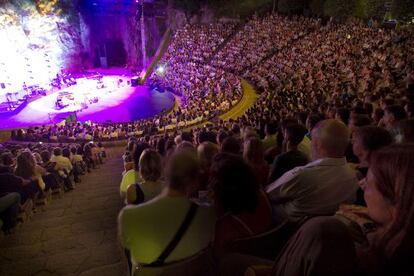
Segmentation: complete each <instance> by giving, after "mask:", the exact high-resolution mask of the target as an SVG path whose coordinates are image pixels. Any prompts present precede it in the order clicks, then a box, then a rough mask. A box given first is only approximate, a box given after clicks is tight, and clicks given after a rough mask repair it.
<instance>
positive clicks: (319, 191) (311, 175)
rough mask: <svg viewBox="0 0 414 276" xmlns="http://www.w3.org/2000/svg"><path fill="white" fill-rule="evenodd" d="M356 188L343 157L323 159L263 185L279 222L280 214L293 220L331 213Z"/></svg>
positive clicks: (351, 199) (352, 173)
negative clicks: (265, 186)
mask: <svg viewBox="0 0 414 276" xmlns="http://www.w3.org/2000/svg"><path fill="white" fill-rule="evenodd" d="M357 189H358V180H357V178H356V174H355V172H354V171H353V170H352V169H351V168H350V167H349V166H348V164H347V163H346V159H345V158H323V159H318V160H316V161H313V162H311V163H309V164H307V165H306V166H302V167H296V168H294V169H292V170H290V171H288V172H286V173H285V174H284V175H282V176H281V177H280V178H279V179H277V180H276V181H275V182H273V183H272V184H270V185H269V186H268V187H267V188H266V193H268V195H269V198H270V200H271V201H272V206H273V211H274V217H275V219H276V220H278V221H280V220H281V219H283V216H285V217H288V218H289V219H290V220H297V219H300V218H302V217H305V216H317V215H332V214H334V213H335V212H336V211H337V210H338V207H339V204H341V203H343V202H352V201H354V200H355V198H356V191H357ZM278 201H279V202H280V203H278ZM280 216H282V218H281V217H280Z"/></svg>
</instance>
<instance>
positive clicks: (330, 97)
mask: <svg viewBox="0 0 414 276" xmlns="http://www.w3.org/2000/svg"><path fill="white" fill-rule="evenodd" d="M413 34H414V32H413V28H412V27H411V28H410V27H407V26H401V27H400V28H399V29H397V30H384V29H380V28H377V27H372V26H366V25H365V24H364V23H363V22H360V21H358V20H350V21H349V22H347V23H345V24H339V23H335V22H334V21H329V22H322V21H321V20H318V19H311V18H305V17H303V16H282V15H277V14H268V15H266V16H261V17H259V16H253V17H252V18H251V19H250V20H248V21H247V22H242V23H240V24H238V25H236V24H233V23H214V24H187V25H186V26H185V27H184V28H182V29H179V30H177V31H176V33H175V34H174V38H173V40H172V42H171V44H170V46H169V47H168V49H167V52H166V54H165V55H164V56H163V58H162V59H161V61H160V64H162V65H163V66H165V68H166V70H165V72H163V73H160V72H154V73H153V74H152V76H151V77H150V84H151V85H153V86H157V87H158V88H159V89H160V90H169V91H172V92H173V93H175V94H176V96H177V97H178V98H179V107H178V108H177V109H175V110H173V111H172V112H170V113H168V114H160V115H158V116H155V117H154V118H149V119H145V120H140V121H136V122H127V123H108V124H82V123H68V124H66V125H64V126H56V125H54V126H53V125H51V126H41V127H33V128H29V129H27V130H19V131H17V132H16V133H15V134H14V136H13V138H15V139H16V140H28V141H40V140H41V141H45V142H50V141H52V142H55V143H60V142H67V141H70V142H74V141H82V142H85V141H87V143H82V144H80V145H71V146H69V147H67V146H63V145H59V146H56V145H54V146H53V147H55V148H54V149H53V155H51V147H52V146H46V147H42V146H40V145H35V146H27V147H16V146H9V147H8V148H7V149H6V150H3V149H1V152H0V154H1V155H0V161H1V164H0V183H1V185H0V196H1V198H0V205H1V206H0V218H1V219H2V221H3V229H5V230H6V231H8V229H10V228H12V227H13V226H14V225H15V224H16V221H18V220H16V208H17V207H16V206H18V209H25V208H29V209H31V208H32V205H31V204H34V205H35V204H36V200H37V199H38V196H42V194H44V193H46V192H47V191H48V190H53V189H55V188H58V187H59V183H64V184H65V187H66V189H67V190H69V189H71V188H73V186H72V182H71V181H72V178H73V179H74V180H75V182H78V181H80V175H82V174H83V173H85V172H86V171H89V170H90V169H91V168H96V167H97V166H98V165H99V164H101V163H102V162H103V160H104V159H105V156H106V151H105V148H104V147H103V145H102V144H98V145H95V144H94V143H93V142H90V141H107V140H116V139H128V146H127V148H126V150H125V153H124V155H123V161H124V169H125V171H124V172H123V176H122V182H121V184H120V194H121V198H122V200H126V202H127V203H128V204H130V205H127V206H125V207H124V209H123V210H122V211H121V213H120V214H119V221H118V224H119V237H120V240H121V243H122V245H123V247H124V248H125V249H126V253H127V256H128V260H129V261H130V268H131V272H132V273H134V272H137V271H138V270H140V269H141V270H146V269H148V270H150V269H151V267H157V266H162V265H165V264H166V265H168V264H173V263H176V262H178V263H184V262H186V261H189V263H188V264H187V266H188V269H189V270H186V272H183V271H180V272H182V273H181V274H183V275H184V274H186V275H200V273H198V272H199V271H200V269H201V270H203V269H204V270H205V271H207V270H208V268H209V266H208V265H206V264H205V263H203V264H202V263H195V262H193V261H194V260H199V259H198V257H199V256H203V258H202V259H203V260H207V259H208V258H207V257H206V256H207V255H203V254H204V252H209V251H210V250H209V249H210V246H211V247H212V248H213V251H214V253H215V256H216V257H217V258H219V260H220V263H224V264H226V262H221V261H222V259H221V258H223V260H224V259H226V258H227V257H229V256H226V255H227V254H228V253H229V252H228V251H227V248H228V247H231V245H232V244H233V243H234V242H236V241H238V240H240V239H243V238H252V237H255V236H258V235H259V236H260V235H261V234H263V233H266V232H267V231H268V230H271V229H272V227H283V225H284V223H283V222H289V223H292V224H293V225H295V226H297V227H296V228H295V229H299V230H298V231H294V232H295V233H293V237H292V238H291V239H290V240H288V241H287V245H286V247H284V249H283V250H282V251H281V252H275V255H278V258H277V259H276V260H275V261H274V262H271V261H270V260H262V259H258V258H255V257H254V256H240V255H236V256H230V258H229V259H230V260H231V259H232V258H233V257H234V258H235V260H236V262H234V263H233V265H231V266H228V267H225V270H226V271H227V270H228V271H227V273H224V274H223V275H239V274H241V275H243V274H244V272H245V271H246V269H247V267H248V266H249V265H254V264H265V265H270V269H269V270H268V271H267V272H266V273H267V274H265V275H360V274H361V275H382V274H383V275H390V274H393V275H411V274H412V273H413V272H412V271H411V270H410V266H409V260H410V258H411V257H412V253H411V252H412V249H413V239H412V238H411V235H412V234H413V233H412V232H413V229H412V228H413V227H412V224H413V223H412V221H413V218H412V213H413V212H412V210H411V209H412V207H411V205H412V204H411V203H412V201H413V198H412V197H413V195H414V194H413V191H412V187H411V186H413V183H411V182H412V179H413V176H412V175H411V174H412V171H411V170H410V165H411V164H412V163H413V162H414V160H412V159H413V156H414V151H413V150H414V149H413V145H411V144H409V143H410V142H413V141H414V139H413V137H414V135H413V133H414V131H413V129H414V124H413V118H412V114H413V108H412V107H413V99H414V96H413V95H414V92H413V78H414V75H413V72H414V71H413V64H414V39H413V37H414V36H413ZM223 42H225V43H223ZM242 77H243V78H245V79H246V80H248V81H249V82H250V83H252V84H253V85H254V86H255V87H256V88H257V90H258V92H260V93H259V95H258V97H257V100H256V102H255V103H254V105H253V106H251V107H250V108H249V109H248V110H247V111H246V112H245V113H244V114H243V115H242V116H239V117H238V118H236V119H230V120H228V121H224V120H221V119H220V118H219V116H220V115H222V114H223V113H225V112H227V111H228V110H230V109H232V108H233V107H234V106H235V105H236V104H237V103H238V102H239V101H240V100H241V99H242V97H243V91H242V86H241V80H240V78H242ZM205 122H208V123H206V124H205V125H204V126H201V125H202V123H205ZM351 138H352V139H351ZM393 143H396V144H393ZM309 161H310V163H309ZM348 162H349V163H348ZM350 163H353V164H350ZM164 167H165V168H166V169H165V170H163V168H164ZM269 168H270V169H269ZM353 168H354V169H353ZM358 180H360V182H359V185H358ZM164 182H165V185H164V184H163V183H164ZM16 202H18V203H19V204H18V205H17V203H16ZM195 202H197V203H195ZM3 203H4V204H3ZM348 203H349V204H358V205H366V206H367V209H365V207H362V206H355V205H344V204H348ZM212 207H214V208H212ZM335 214H336V215H335ZM333 215H335V216H333ZM340 216H342V217H344V218H345V219H347V220H350V221H352V223H350V224H347V223H343V222H344V220H343V219H341V218H340ZM350 225H352V226H353V227H359V228H361V229H359V228H358V231H357V232H358V233H359V234H361V235H363V236H364V240H366V242H365V243H363V244H359V241H360V240H356V239H355V236H354V235H355V231H348V229H347V228H349V227H350ZM179 228H183V229H184V230H185V231H178V229H179ZM282 229H283V228H282ZM349 230H355V229H349ZM177 233H178V234H181V236H180V235H178V234H177ZM263 235H265V236H266V234H263ZM177 237H178V238H177ZM171 241H176V244H175V246H173V247H172V250H170V252H168V254H167V255H164V254H162V252H164V250H165V249H166V248H167V246H168V245H169V244H170V242H171ZM355 243H356V244H357V246H355V245H354V244H355ZM332 245H334V246H332ZM204 257H206V258H204ZM196 264H197V265H196ZM210 265H211V264H210ZM193 269H195V270H193ZM197 269H198V270H197ZM252 270H255V268H254V267H251V268H250V269H249V272H252ZM195 271H198V272H195ZM205 271H204V272H205ZM180 272H177V271H176V272H175V274H177V275H181V274H180ZM404 273H405V274H404Z"/></svg>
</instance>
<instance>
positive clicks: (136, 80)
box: [131, 76, 139, 87]
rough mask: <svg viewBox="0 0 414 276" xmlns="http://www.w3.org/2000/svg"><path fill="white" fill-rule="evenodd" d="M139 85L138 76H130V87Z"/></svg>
mask: <svg viewBox="0 0 414 276" xmlns="http://www.w3.org/2000/svg"><path fill="white" fill-rule="evenodd" d="M138 85H139V77H138V76H135V77H132V78H131V86H132V87H137V86H138Z"/></svg>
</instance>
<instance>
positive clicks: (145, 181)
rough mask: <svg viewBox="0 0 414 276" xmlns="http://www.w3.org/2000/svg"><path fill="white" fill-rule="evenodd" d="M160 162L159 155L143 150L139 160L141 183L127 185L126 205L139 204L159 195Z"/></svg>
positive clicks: (149, 150)
mask: <svg viewBox="0 0 414 276" xmlns="http://www.w3.org/2000/svg"><path fill="white" fill-rule="evenodd" d="M161 172H162V160H161V156H160V154H159V153H157V152H156V151H154V150H151V149H145V150H144V151H143V152H142V154H141V157H140V160H139V174H140V176H141V178H142V182H139V183H135V184H133V185H129V186H128V189H127V202H128V204H140V203H143V202H146V201H149V200H151V199H153V198H154V197H156V196H157V195H159V194H160V193H161V191H162V188H163V185H162V183H161V181H160V178H161Z"/></svg>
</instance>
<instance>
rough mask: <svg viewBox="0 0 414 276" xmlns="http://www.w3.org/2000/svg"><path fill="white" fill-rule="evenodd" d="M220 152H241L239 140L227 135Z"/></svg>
mask: <svg viewBox="0 0 414 276" xmlns="http://www.w3.org/2000/svg"><path fill="white" fill-rule="evenodd" d="M220 152H228V153H233V154H240V152H241V147H240V142H239V140H238V139H237V138H235V137H233V136H229V137H227V138H226V139H224V141H223V143H222V144H221V147H220Z"/></svg>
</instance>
